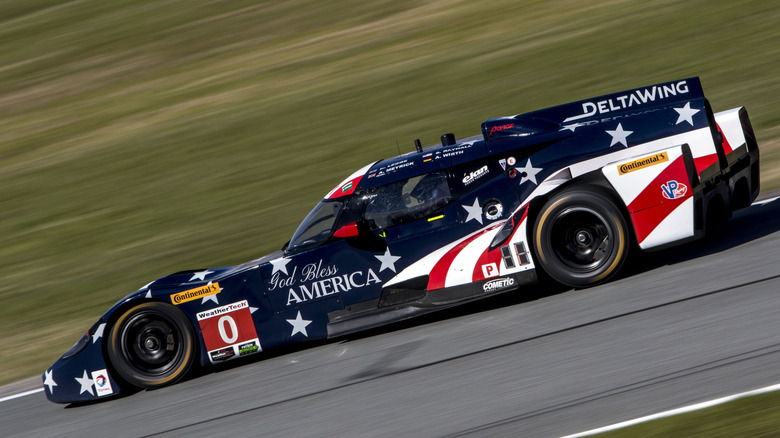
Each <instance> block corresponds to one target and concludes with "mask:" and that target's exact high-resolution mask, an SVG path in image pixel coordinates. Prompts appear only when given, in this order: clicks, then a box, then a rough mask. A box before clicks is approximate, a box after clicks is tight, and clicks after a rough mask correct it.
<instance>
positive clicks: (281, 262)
mask: <svg viewBox="0 0 780 438" xmlns="http://www.w3.org/2000/svg"><path fill="white" fill-rule="evenodd" d="M288 263H290V259H288V258H284V257H282V258H280V259H276V260H271V264H272V265H274V268H273V269H272V270H271V275H273V274H275V273H276V272H277V271H279V272H284V275H290V274H288V273H287V264H288Z"/></svg>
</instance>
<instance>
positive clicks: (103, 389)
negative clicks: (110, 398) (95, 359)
mask: <svg viewBox="0 0 780 438" xmlns="http://www.w3.org/2000/svg"><path fill="white" fill-rule="evenodd" d="M92 381H93V382H95V389H96V390H97V395H98V397H102V396H104V395H109V394H113V393H114V389H113V388H111V381H110V380H108V371H107V370H105V369H102V370H97V371H92Z"/></svg>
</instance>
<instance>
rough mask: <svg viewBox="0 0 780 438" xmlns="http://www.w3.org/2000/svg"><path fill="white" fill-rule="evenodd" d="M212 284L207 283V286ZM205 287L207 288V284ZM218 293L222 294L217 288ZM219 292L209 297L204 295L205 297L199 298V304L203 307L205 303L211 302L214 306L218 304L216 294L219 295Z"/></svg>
mask: <svg viewBox="0 0 780 438" xmlns="http://www.w3.org/2000/svg"><path fill="white" fill-rule="evenodd" d="M212 283H214V282H213V281H209V284H212ZM206 286H208V284H207V285H206ZM219 292H222V288H221V287H220V288H219ZM219 292H217V293H215V294H211V295H206V296H205V297H203V298H201V299H200V304H201V305H204V304H206V301H213V302H214V304H219V299H218V298H217V294H219Z"/></svg>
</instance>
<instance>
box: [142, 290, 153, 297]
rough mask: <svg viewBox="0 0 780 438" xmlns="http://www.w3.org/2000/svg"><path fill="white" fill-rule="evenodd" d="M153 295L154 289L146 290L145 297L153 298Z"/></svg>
mask: <svg viewBox="0 0 780 438" xmlns="http://www.w3.org/2000/svg"><path fill="white" fill-rule="evenodd" d="M151 297H152V291H150V290H149V291H146V295H144V298H151Z"/></svg>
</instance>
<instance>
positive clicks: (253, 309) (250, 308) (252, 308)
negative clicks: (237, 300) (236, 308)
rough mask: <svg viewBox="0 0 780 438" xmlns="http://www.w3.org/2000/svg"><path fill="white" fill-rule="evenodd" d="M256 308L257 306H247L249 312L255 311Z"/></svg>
mask: <svg viewBox="0 0 780 438" xmlns="http://www.w3.org/2000/svg"><path fill="white" fill-rule="evenodd" d="M257 310H258V308H257V307H252V306H249V313H255V312H257Z"/></svg>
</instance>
